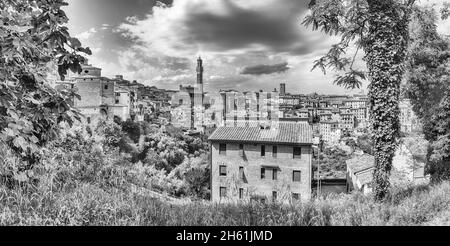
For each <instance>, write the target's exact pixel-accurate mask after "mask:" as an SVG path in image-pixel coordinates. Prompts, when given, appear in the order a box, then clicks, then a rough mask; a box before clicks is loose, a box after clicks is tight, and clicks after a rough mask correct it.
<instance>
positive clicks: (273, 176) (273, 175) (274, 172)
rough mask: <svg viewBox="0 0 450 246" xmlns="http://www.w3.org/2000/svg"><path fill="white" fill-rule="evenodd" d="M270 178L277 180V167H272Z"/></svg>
mask: <svg viewBox="0 0 450 246" xmlns="http://www.w3.org/2000/svg"><path fill="white" fill-rule="evenodd" d="M272 179H273V180H277V179H278V170H277V169H273V170H272Z"/></svg>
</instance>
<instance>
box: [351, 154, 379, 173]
mask: <svg viewBox="0 0 450 246" xmlns="http://www.w3.org/2000/svg"><path fill="white" fill-rule="evenodd" d="M347 166H348V168H349V169H350V170H351V172H352V173H357V172H360V171H364V170H366V169H369V168H371V167H375V158H374V157H373V156H372V155H368V154H363V155H358V156H355V157H353V158H352V159H349V160H347Z"/></svg>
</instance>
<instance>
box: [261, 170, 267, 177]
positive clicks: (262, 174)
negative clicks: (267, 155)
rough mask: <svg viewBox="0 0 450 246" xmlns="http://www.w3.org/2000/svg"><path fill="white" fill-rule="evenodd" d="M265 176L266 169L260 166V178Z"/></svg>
mask: <svg viewBox="0 0 450 246" xmlns="http://www.w3.org/2000/svg"><path fill="white" fill-rule="evenodd" d="M265 178H266V169H265V168H261V179H265Z"/></svg>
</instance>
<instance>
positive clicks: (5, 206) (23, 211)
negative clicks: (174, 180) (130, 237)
mask: <svg viewBox="0 0 450 246" xmlns="http://www.w3.org/2000/svg"><path fill="white" fill-rule="evenodd" d="M49 188H50V187H48V186H47V185H44V184H41V185H39V187H38V188H37V190H36V191H34V192H27V191H25V190H19V189H16V190H10V189H6V188H4V187H0V208H2V209H1V210H0V225H46V226H49V225H72V226H75V225H97V226H98V225H109V226H112V225H134V226H152V225H153V226H154V225H158V226H169V225H171V226H280V225H284V226H324V225H337V226H343V225H344V226H367V225H370V226H376V225H378V226H380V225H403V226H405V225H407V226H411V225H436V224H438V225H449V220H448V213H449V212H450V211H449V205H450V197H449V196H448V193H449V192H450V184H449V183H443V184H440V185H436V186H415V187H407V188H402V189H393V190H392V192H390V195H389V196H388V197H386V199H385V200H384V201H382V202H377V203H374V202H373V199H371V198H369V197H367V196H364V195H362V194H360V193H355V194H348V195H346V194H343V195H332V196H329V197H327V198H326V199H317V200H312V201H309V202H304V203H293V204H290V205H283V204H260V203H242V204H212V203H205V202H200V201H198V202H188V201H184V200H170V199H163V198H160V197H155V196H154V195H153V194H152V193H145V192H141V191H138V190H128V191H121V190H114V189H111V188H108V187H103V188H101V187H99V186H98V185H97V184H95V183H80V184H78V185H77V187H76V188H75V189H71V190H65V191H50V189H49Z"/></svg>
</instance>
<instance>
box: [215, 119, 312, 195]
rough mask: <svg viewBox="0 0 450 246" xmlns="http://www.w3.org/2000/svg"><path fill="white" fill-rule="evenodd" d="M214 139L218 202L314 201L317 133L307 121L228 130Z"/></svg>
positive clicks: (222, 128) (220, 128) (220, 132)
mask: <svg viewBox="0 0 450 246" xmlns="http://www.w3.org/2000/svg"><path fill="white" fill-rule="evenodd" d="M209 141H210V143H211V158H210V160H211V200H212V201H214V202H230V201H248V200H260V201H263V202H265V201H275V200H279V201H283V202H285V201H290V200H292V199H294V200H295V199H298V200H303V201H305V200H308V199H310V197H311V158H312V130H311V127H310V126H309V124H308V123H307V122H275V123H274V124H273V125H266V126H262V125H261V126H256V127H226V126H224V127H219V128H218V129H217V130H216V131H215V132H214V133H213V134H212V135H211V136H210V137H209Z"/></svg>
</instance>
